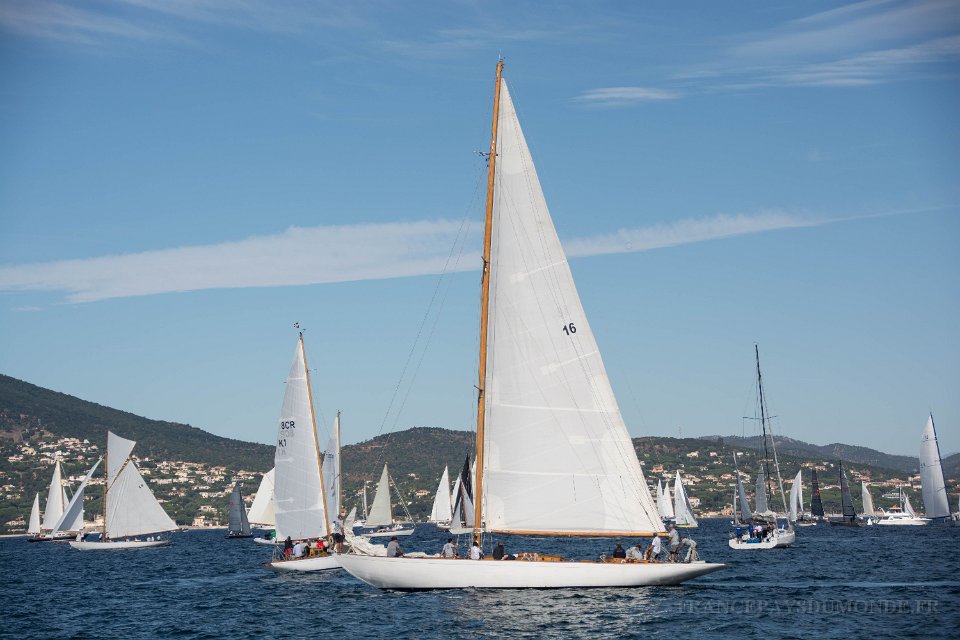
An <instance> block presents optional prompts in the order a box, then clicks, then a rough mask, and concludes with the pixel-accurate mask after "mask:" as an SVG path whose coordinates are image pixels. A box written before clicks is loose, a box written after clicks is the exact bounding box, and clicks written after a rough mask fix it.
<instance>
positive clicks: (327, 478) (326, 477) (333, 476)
mask: <svg viewBox="0 0 960 640" xmlns="http://www.w3.org/2000/svg"><path fill="white" fill-rule="evenodd" d="M323 488H324V489H325V490H326V492H327V511H328V512H330V518H331V522H332V521H333V519H334V518H339V517H340V414H339V413H338V414H337V417H336V418H334V420H333V433H331V434H330V441H329V442H328V443H327V449H326V451H324V452H323Z"/></svg>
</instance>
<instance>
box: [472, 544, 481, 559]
mask: <svg viewBox="0 0 960 640" xmlns="http://www.w3.org/2000/svg"><path fill="white" fill-rule="evenodd" d="M470 559H471V560H481V559H483V551H482V550H481V549H480V540H474V541H473V546H472V547H470Z"/></svg>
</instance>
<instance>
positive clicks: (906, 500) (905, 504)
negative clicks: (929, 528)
mask: <svg viewBox="0 0 960 640" xmlns="http://www.w3.org/2000/svg"><path fill="white" fill-rule="evenodd" d="M903 510H904V511H906V512H907V513H909V514H910V515H911V516H913V517H914V518H916V517H917V512H916V511H914V510H913V505H912V504H910V496H908V495H907V494H903Z"/></svg>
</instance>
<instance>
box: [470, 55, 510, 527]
mask: <svg viewBox="0 0 960 640" xmlns="http://www.w3.org/2000/svg"><path fill="white" fill-rule="evenodd" d="M502 75H503V60H502V59H501V60H500V61H498V62H497V81H496V84H495V85H494V90H493V126H492V127H491V134H490V154H489V155H488V156H487V164H488V166H489V168H488V171H487V210H486V222H485V226H484V231H483V284H482V286H481V291H482V292H481V294H480V367H479V382H478V383H477V389H478V394H477V471H476V473H477V476H476V482H475V483H474V487H473V489H474V492H473V496H474V511H473V513H474V516H473V527H474V534H475V535H477V536H479V535H480V532H481V531H482V530H483V427H484V417H485V416H484V408H485V405H486V400H485V398H484V386H485V384H486V380H487V320H488V318H487V315H488V313H489V309H490V242H491V238H492V236H493V186H494V179H495V178H496V167H497V123H498V122H499V119H500V113H499V111H500V77H501V76H502Z"/></svg>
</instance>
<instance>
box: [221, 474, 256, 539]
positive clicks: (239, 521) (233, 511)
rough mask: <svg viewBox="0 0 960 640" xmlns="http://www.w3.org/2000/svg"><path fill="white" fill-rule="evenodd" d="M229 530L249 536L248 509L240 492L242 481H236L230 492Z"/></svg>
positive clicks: (229, 531) (231, 532)
mask: <svg viewBox="0 0 960 640" xmlns="http://www.w3.org/2000/svg"><path fill="white" fill-rule="evenodd" d="M227 527H228V528H227V532H228V533H229V534H233V535H240V536H249V535H250V521H249V520H248V519H247V510H246V509H244V508H243V495H242V494H241V493H240V481H239V480H238V481H237V482H235V483H234V485H233V491H232V492H231V493H230V511H229V513H228V514H227Z"/></svg>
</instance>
